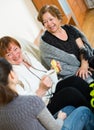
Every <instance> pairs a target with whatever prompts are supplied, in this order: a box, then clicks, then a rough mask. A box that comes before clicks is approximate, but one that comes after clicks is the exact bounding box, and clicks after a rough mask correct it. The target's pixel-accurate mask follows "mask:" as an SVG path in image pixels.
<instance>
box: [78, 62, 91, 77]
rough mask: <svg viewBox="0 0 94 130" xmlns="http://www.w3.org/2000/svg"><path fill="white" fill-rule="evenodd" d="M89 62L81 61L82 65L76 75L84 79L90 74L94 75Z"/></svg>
mask: <svg viewBox="0 0 94 130" xmlns="http://www.w3.org/2000/svg"><path fill="white" fill-rule="evenodd" d="M88 68H89V65H88V62H87V61H85V60H83V61H82V63H81V67H80V68H79V69H78V71H77V72H76V76H79V77H80V78H82V79H86V78H88V75H92V73H91V71H89V69H88Z"/></svg>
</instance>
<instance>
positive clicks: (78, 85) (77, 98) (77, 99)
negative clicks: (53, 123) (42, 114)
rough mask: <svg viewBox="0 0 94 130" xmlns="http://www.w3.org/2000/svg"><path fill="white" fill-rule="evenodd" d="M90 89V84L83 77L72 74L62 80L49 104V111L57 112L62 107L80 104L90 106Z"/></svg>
mask: <svg viewBox="0 0 94 130" xmlns="http://www.w3.org/2000/svg"><path fill="white" fill-rule="evenodd" d="M90 91H91V89H90V88H89V85H88V83H87V82H85V81H84V80H83V79H81V78H79V77H76V76H71V77H69V78H67V79H65V80H61V81H60V82H59V83H58V84H57V87H56V92H55V93H54V95H53V97H52V98H51V99H50V102H49V104H48V105H47V107H48V109H49V111H50V112H51V113H52V114H55V113H56V112H57V111H59V110H60V109H61V108H63V107H65V106H67V105H72V106H74V107H78V106H87V107H89V108H91V106H90V99H91V97H90Z"/></svg>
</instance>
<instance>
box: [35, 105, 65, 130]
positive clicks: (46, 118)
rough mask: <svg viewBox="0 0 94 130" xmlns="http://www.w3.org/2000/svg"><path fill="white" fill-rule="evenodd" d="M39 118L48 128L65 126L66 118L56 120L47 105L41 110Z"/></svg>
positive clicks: (53, 129) (50, 129) (54, 128)
mask: <svg viewBox="0 0 94 130" xmlns="http://www.w3.org/2000/svg"><path fill="white" fill-rule="evenodd" d="M37 118H38V119H39V121H40V122H41V124H42V125H43V126H44V127H45V128H46V129H47V130H61V128H62V126H63V119H64V118H57V119H56V120H55V119H54V118H53V116H52V115H51V113H50V112H49V111H48V109H47V108H46V107H45V108H44V109H43V110H42V111H41V113H40V114H39V115H38V116H37Z"/></svg>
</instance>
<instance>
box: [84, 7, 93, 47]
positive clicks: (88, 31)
mask: <svg viewBox="0 0 94 130" xmlns="http://www.w3.org/2000/svg"><path fill="white" fill-rule="evenodd" d="M82 31H83V32H84V34H85V35H86V36H87V38H88V40H89V42H90V44H91V46H92V47H93V48H94V9H91V10H89V11H88V12H87V14H86V17H85V20H84V23H83V26H82Z"/></svg>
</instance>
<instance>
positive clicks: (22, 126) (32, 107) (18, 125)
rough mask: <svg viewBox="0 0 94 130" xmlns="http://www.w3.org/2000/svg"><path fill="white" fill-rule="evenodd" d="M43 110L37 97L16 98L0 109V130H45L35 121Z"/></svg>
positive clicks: (41, 103)
mask: <svg viewBox="0 0 94 130" xmlns="http://www.w3.org/2000/svg"><path fill="white" fill-rule="evenodd" d="M44 108H45V105H44V103H43V102H42V101H41V99H40V98H38V97H37V96H18V97H17V98H16V99H14V101H12V102H10V103H9V104H8V105H6V106H5V107H0V130H45V128H44V127H43V126H42V125H41V124H40V122H39V121H38V119H37V116H38V115H39V114H40V112H41V111H42V110H43V109H44Z"/></svg>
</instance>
